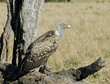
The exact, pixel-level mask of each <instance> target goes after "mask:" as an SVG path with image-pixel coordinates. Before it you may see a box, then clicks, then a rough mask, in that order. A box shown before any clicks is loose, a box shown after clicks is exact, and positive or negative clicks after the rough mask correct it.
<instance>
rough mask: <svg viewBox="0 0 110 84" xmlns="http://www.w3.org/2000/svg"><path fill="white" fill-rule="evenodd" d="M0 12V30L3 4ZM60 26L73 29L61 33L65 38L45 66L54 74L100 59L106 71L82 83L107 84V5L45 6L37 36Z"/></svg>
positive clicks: (109, 76)
mask: <svg viewBox="0 0 110 84" xmlns="http://www.w3.org/2000/svg"><path fill="white" fill-rule="evenodd" d="M0 11H3V12H0V28H1V30H2V28H3V27H4V25H5V21H6V4H4V3H2V4H1V3H0ZM3 17H4V18H3ZM59 22H64V23H67V24H70V25H71V26H72V28H71V29H68V30H64V36H63V37H62V38H61V39H59V45H58V49H57V51H56V53H54V54H53V55H52V56H51V57H50V58H49V61H48V66H49V67H52V68H53V70H54V71H57V70H61V69H62V68H64V67H65V68H67V69H68V68H71V67H73V68H75V69H77V68H79V67H82V66H86V65H88V64H90V63H92V62H93V61H94V60H96V59H97V58H99V57H102V58H103V59H105V61H106V63H105V68H103V69H101V70H100V71H99V72H97V73H95V74H94V75H95V77H94V76H93V75H91V76H89V77H88V78H86V79H84V81H87V82H88V83H89V84H109V83H110V3H98V4H97V3H72V4H70V3H45V4H44V5H43V9H42V13H41V18H40V26H39V36H40V35H41V34H43V33H45V32H46V31H48V30H50V29H55V28H56V25H57V24H58V23H59ZM1 23H2V24H1ZM0 32H1V31H0ZM108 82H109V83H108Z"/></svg>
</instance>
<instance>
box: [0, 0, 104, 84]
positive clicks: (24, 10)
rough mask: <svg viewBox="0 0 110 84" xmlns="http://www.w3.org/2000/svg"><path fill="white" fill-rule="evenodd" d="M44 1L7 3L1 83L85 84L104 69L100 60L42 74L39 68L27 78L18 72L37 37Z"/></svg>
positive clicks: (25, 0)
mask: <svg viewBox="0 0 110 84" xmlns="http://www.w3.org/2000/svg"><path fill="white" fill-rule="evenodd" d="M43 2H44V1H43V0H7V9H8V14H7V21H6V25H5V27H4V32H3V34H2V36H1V39H0V40H1V44H0V45H1V48H0V54H1V55H0V83H1V84H7V83H10V84H16V83H19V84H26V83H28V84H32V83H36V84H41V83H42V84H64V83H69V84H76V83H82V84H86V83H85V82H79V81H81V80H82V79H84V78H86V77H87V76H88V75H91V74H93V73H95V72H96V71H98V70H100V69H101V68H102V67H103V66H102V64H103V63H104V61H103V60H102V59H101V58H99V59H98V60H96V62H94V63H93V64H91V65H89V66H86V67H82V68H79V69H77V70H75V69H69V70H62V71H59V72H51V73H49V74H48V72H47V73H45V74H44V70H45V69H44V68H42V67H41V68H40V70H39V72H32V73H28V74H27V75H26V74H25V75H24V74H22V73H21V72H22V71H20V66H21V64H22V59H23V58H24V57H25V53H26V49H27V47H28V46H29V45H30V44H31V43H32V42H33V41H34V40H35V39H36V38H37V37H38V27H39V19H40V12H41V9H42V5H43ZM100 63H101V64H100ZM18 80H19V81H18ZM29 80H30V81H29Z"/></svg>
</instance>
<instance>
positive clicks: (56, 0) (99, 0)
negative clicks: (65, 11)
mask: <svg viewBox="0 0 110 84" xmlns="http://www.w3.org/2000/svg"><path fill="white" fill-rule="evenodd" d="M0 2H6V0H0ZM45 2H46V3H48V2H63V3H65V2H71V3H74V2H88V3H89V2H96V3H104V2H109V3H110V0H45Z"/></svg>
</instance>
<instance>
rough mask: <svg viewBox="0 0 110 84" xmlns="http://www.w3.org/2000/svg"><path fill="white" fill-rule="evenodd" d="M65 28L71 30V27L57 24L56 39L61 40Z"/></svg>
mask: <svg viewBox="0 0 110 84" xmlns="http://www.w3.org/2000/svg"><path fill="white" fill-rule="evenodd" d="M67 28H71V26H70V25H68V24H64V23H61V22H60V23H58V25H57V31H56V35H58V37H59V38H61V37H62V36H63V35H64V33H63V29H67Z"/></svg>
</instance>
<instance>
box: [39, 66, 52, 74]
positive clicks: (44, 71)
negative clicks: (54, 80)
mask: <svg viewBox="0 0 110 84" xmlns="http://www.w3.org/2000/svg"><path fill="white" fill-rule="evenodd" d="M51 70H52V68H48V67H47V66H45V65H44V66H43V67H41V68H40V69H39V72H41V73H44V74H47V75H51V73H52V71H51Z"/></svg>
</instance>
